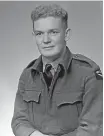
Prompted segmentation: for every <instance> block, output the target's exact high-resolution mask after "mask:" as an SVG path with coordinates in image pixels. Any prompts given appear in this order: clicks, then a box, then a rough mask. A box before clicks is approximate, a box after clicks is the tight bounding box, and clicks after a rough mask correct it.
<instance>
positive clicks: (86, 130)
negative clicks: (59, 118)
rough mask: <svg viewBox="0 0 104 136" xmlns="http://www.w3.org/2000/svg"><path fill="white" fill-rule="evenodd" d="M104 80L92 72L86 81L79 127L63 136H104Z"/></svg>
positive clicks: (97, 73)
mask: <svg viewBox="0 0 104 136" xmlns="http://www.w3.org/2000/svg"><path fill="white" fill-rule="evenodd" d="M102 90H103V80H102V75H101V73H100V74H99V72H98V71H97V72H91V73H90V75H89V76H87V77H86V80H85V88H84V95H83V109H82V112H81V115H80V117H79V127H78V128H77V129H76V130H75V131H73V132H71V133H69V134H65V135H63V136H103V133H102V132H103V130H102V129H103V128H102V122H103V110H102V109H103V98H102V97H103V91H102Z"/></svg>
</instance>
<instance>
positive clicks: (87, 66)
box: [73, 54, 102, 78]
mask: <svg viewBox="0 0 104 136" xmlns="http://www.w3.org/2000/svg"><path fill="white" fill-rule="evenodd" d="M73 63H74V64H77V65H79V68H80V69H84V70H86V71H89V72H93V73H95V75H96V77H101V78H102V73H101V70H100V67H99V65H97V64H96V63H95V62H94V61H93V60H91V59H90V58H88V57H86V56H84V55H81V54H73Z"/></svg>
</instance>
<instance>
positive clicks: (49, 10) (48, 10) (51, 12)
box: [31, 4, 68, 29]
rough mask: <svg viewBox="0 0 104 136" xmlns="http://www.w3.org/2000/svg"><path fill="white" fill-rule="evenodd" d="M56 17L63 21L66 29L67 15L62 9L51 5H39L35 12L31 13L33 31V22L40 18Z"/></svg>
mask: <svg viewBox="0 0 104 136" xmlns="http://www.w3.org/2000/svg"><path fill="white" fill-rule="evenodd" d="M49 16H52V17H58V18H61V19H62V21H64V23H65V25H66V27H67V20H68V13H67V11H65V10H64V9H63V8H62V7H60V6H59V5H56V4H51V5H40V6H37V7H36V8H35V10H33V11H32V13H31V19H32V22H33V29H34V21H36V20H38V19H40V18H46V17H49Z"/></svg>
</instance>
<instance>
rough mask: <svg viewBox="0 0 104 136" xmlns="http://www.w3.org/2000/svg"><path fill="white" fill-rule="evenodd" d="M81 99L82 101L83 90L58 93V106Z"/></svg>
mask: <svg viewBox="0 0 104 136" xmlns="http://www.w3.org/2000/svg"><path fill="white" fill-rule="evenodd" d="M79 101H82V92H72V93H60V94H56V103H57V106H60V105H62V104H67V103H69V104H74V103H75V102H79Z"/></svg>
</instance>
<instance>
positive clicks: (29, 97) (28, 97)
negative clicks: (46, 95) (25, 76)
mask: <svg viewBox="0 0 104 136" xmlns="http://www.w3.org/2000/svg"><path fill="white" fill-rule="evenodd" d="M40 95H41V92H38V91H35V90H26V91H25V92H24V94H23V100H24V101H26V102H36V103H39V100H40Z"/></svg>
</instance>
